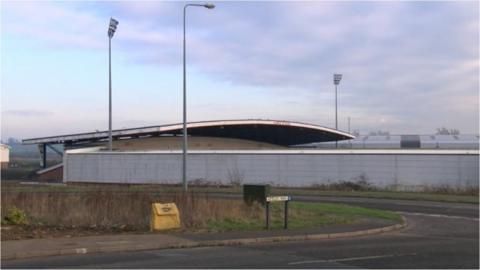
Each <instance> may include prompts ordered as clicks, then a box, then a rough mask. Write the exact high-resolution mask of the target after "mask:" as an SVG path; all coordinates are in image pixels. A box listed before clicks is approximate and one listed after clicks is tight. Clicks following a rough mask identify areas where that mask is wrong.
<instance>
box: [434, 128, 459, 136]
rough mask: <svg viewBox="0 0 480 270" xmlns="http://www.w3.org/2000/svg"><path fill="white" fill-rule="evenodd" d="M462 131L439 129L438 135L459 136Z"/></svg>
mask: <svg viewBox="0 0 480 270" xmlns="http://www.w3.org/2000/svg"><path fill="white" fill-rule="evenodd" d="M459 134H460V130H458V129H456V128H452V129H448V128H446V127H440V128H437V133H436V135H459Z"/></svg>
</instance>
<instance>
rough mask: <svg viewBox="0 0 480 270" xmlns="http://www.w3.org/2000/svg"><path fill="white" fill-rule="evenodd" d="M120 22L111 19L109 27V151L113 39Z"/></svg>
mask: <svg viewBox="0 0 480 270" xmlns="http://www.w3.org/2000/svg"><path fill="white" fill-rule="evenodd" d="M117 25H118V21H117V20H115V19H114V18H110V25H109V26H108V150H109V151H112V38H113V34H115V31H116V30H117Z"/></svg>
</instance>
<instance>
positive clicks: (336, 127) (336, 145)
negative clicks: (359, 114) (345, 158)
mask: <svg viewBox="0 0 480 270" xmlns="http://www.w3.org/2000/svg"><path fill="white" fill-rule="evenodd" d="M335 129H336V130H338V119H337V85H336V84H335ZM335 148H338V141H335Z"/></svg>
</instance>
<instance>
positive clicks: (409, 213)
mask: <svg viewBox="0 0 480 270" xmlns="http://www.w3.org/2000/svg"><path fill="white" fill-rule="evenodd" d="M396 213H399V214H403V215H413V216H428V217H437V218H458V219H467V220H473V221H478V218H471V217H462V216H449V215H441V214H427V213H415V212H401V211H396Z"/></svg>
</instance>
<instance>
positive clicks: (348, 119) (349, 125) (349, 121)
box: [348, 116, 350, 133]
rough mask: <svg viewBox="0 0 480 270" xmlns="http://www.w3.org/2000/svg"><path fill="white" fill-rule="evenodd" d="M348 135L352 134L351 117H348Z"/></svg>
mask: <svg viewBox="0 0 480 270" xmlns="http://www.w3.org/2000/svg"><path fill="white" fill-rule="evenodd" d="M348 133H350V116H349V117H348Z"/></svg>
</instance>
